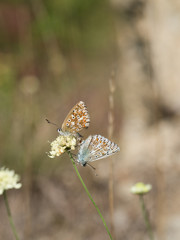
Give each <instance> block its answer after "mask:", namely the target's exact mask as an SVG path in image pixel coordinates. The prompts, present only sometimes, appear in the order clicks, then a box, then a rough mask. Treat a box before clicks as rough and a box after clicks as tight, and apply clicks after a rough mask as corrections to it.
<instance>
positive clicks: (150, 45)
mask: <svg viewBox="0 0 180 240" xmlns="http://www.w3.org/2000/svg"><path fill="white" fill-rule="evenodd" d="M179 39H180V3H179V1H178V0H160V1H156V0H151V1H143V0H129V1H123V0H111V1H109V2H105V1H104V2H102V1H94V0H92V1H89V3H85V1H81V0H78V1H75V2H74V3H73V1H67V2H66V1H56V0H54V1H52V2H51V1H48V0H46V1H41V0H37V1H33V0H31V1H27V2H26V1H23V0H22V1H15V2H13V1H8V2H4V3H0V108H1V111H0V116H1V124H0V128H1V130H0V142H1V144H0V145H1V151H0V159H1V166H6V167H8V168H10V169H15V171H16V172H17V173H19V174H20V175H21V177H22V178H21V181H22V184H23V187H22V188H21V189H20V190H16V191H15V190H11V191H9V192H8V198H9V202H10V206H11V210H12V213H13V218H14V222H15V225H16V227H17V231H18V233H19V235H20V239H26V240H31V239H33V240H36V239H38V240H49V239H53V240H59V239H65V240H72V239H78V240H81V239H82V240H90V239H91V240H101V239H102V240H106V239H109V238H108V235H107V233H106V231H105V228H104V226H103V224H102V222H101V220H100V218H99V216H98V215H97V212H96V210H95V209H94V206H93V205H92V203H91V202H90V201H89V199H88V197H87V195H86V194H85V192H84V189H83V188H82V186H81V184H80V182H79V180H78V178H77V176H76V175H75V172H74V169H73V167H72V164H71V162H70V160H69V158H68V155H66V154H64V155H63V156H62V157H59V158H56V159H50V158H48V156H47V155H46V152H47V151H48V150H49V148H50V146H49V143H48V140H50V141H51V140H53V139H54V138H55V137H56V136H57V132H56V128H55V127H54V126H51V125H48V124H47V123H46V122H45V118H46V117H47V118H48V119H50V120H52V121H53V122H56V123H58V124H59V125H61V124H62V122H63V119H64V118H65V117H66V114H67V113H68V111H69V110H70V108H71V107H72V106H73V105H75V104H76V103H77V102H78V101H79V100H83V101H84V102H85V103H86V105H87V107H88V110H89V113H90V117H91V124H90V127H89V129H88V130H86V131H84V132H83V133H82V134H83V136H84V137H85V138H86V137H87V136H88V135H90V134H101V135H104V136H105V137H108V129H109V125H108V114H109V111H110V110H109V78H110V77H111V72H112V70H114V71H115V76H114V83H115V92H114V93H113V99H114V108H113V109H112V111H113V112H112V114H113V118H114V122H113V129H114V131H113V136H112V139H111V140H112V141H114V142H116V143H117V144H118V145H119V146H120V148H121V151H120V153H118V154H116V155H115V156H114V157H113V180H114V216H113V219H114V239H117V240H119V239H123V240H125V239H127V240H132V239H133V240H136V239H137V240H139V239H148V236H147V233H146V229H145V224H144V222H143V217H142V215H141V211H140V206H139V202H138V197H136V196H134V195H132V194H131V193H130V191H129V189H130V187H131V186H132V185H133V184H134V183H136V182H138V181H143V182H145V183H150V184H152V187H153V189H152V191H151V193H150V194H148V195H147V196H146V198H145V200H146V204H147V208H148V210H149V213H150V219H151V222H152V226H153V231H154V233H155V237H156V239H158V240H168V239H173V240H176V239H177V240H178V239H179V238H180V214H179V212H180V205H179V197H180V190H179V183H180V180H179V171H180V162H179V161H180V141H179V136H180V121H179V120H180V101H179V95H180V80H179V76H180V66H179V64H180V50H179V49H180V48H179V42H180V41H179ZM93 166H95V167H96V169H97V174H98V177H96V176H95V175H94V173H93V171H92V170H91V169H90V168H88V167H86V168H83V167H81V166H79V171H80V173H81V175H82V177H83V179H84V181H85V183H86V185H87V187H88V189H89V191H90V192H91V194H92V196H93V197H94V200H95V202H96V203H97V205H98V206H99V208H100V210H101V211H102V214H103V216H104V218H105V220H106V221H107V224H108V226H111V224H112V222H111V220H110V219H111V217H110V210H109V192H108V191H109V190H108V182H109V173H110V172H111V167H112V165H111V163H110V161H109V159H108V158H107V159H104V160H101V161H98V162H95V163H94V164H93ZM0 212H1V224H0V239H3V240H10V239H13V236H12V233H11V229H10V226H9V223H8V219H7V215H6V210H5V206H4V202H3V199H2V198H0Z"/></svg>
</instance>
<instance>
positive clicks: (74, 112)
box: [58, 101, 90, 135]
mask: <svg viewBox="0 0 180 240" xmlns="http://www.w3.org/2000/svg"><path fill="white" fill-rule="evenodd" d="M89 123H90V117H89V114H88V110H87V108H86V105H85V103H84V102H83V101H80V102H78V103H77V104H76V105H75V106H74V107H73V108H72V109H71V110H70V112H69V113H68V115H67V117H66V118H65V120H64V122H63V124H62V127H61V128H59V129H58V132H59V134H61V135H69V134H76V133H78V132H80V131H81V130H82V129H83V128H88V127H89Z"/></svg>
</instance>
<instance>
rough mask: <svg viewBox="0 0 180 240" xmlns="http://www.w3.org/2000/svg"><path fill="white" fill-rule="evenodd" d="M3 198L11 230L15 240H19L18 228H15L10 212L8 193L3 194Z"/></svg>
mask: <svg viewBox="0 0 180 240" xmlns="http://www.w3.org/2000/svg"><path fill="white" fill-rule="evenodd" d="M3 197H4V202H5V205H6V210H7V214H8V219H9V223H10V225H11V229H12V231H13V233H14V236H15V239H16V240H19V238H18V235H17V232H16V228H15V226H14V223H13V220H12V215H11V210H10V207H9V203H8V199H7V194H6V191H4V192H3Z"/></svg>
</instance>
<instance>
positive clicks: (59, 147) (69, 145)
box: [48, 135, 76, 158]
mask: <svg viewBox="0 0 180 240" xmlns="http://www.w3.org/2000/svg"><path fill="white" fill-rule="evenodd" d="M75 147H76V138H75V137H74V136H73V135H70V136H62V135H60V136H58V137H57V138H56V139H55V140H54V141H53V142H51V150H50V151H49V154H48V156H49V157H50V158H54V157H56V156H57V157H58V156H60V155H61V154H62V153H64V152H65V151H67V150H74V149H75Z"/></svg>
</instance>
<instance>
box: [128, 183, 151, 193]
mask: <svg viewBox="0 0 180 240" xmlns="http://www.w3.org/2000/svg"><path fill="white" fill-rule="evenodd" d="M151 189H152V186H151V185H150V184H144V183H142V182H138V183H136V184H135V185H134V186H132V188H131V192H132V193H133V194H138V195H143V194H145V193H148V192H149V191H150V190H151Z"/></svg>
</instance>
